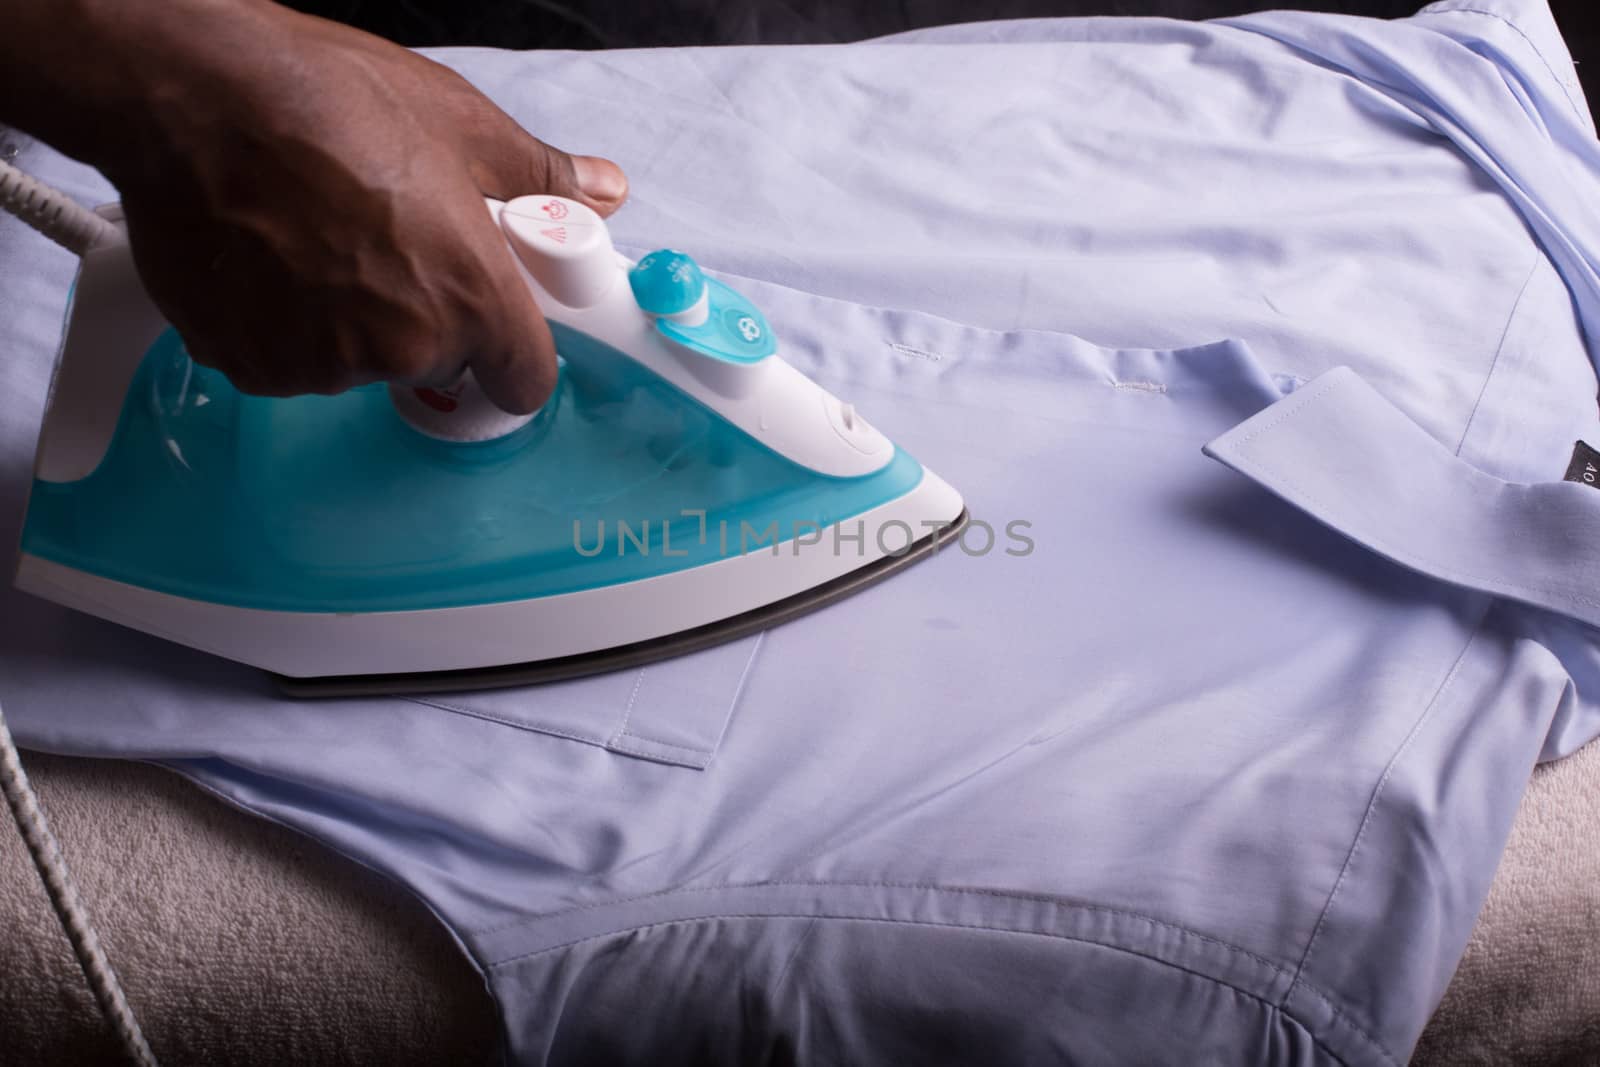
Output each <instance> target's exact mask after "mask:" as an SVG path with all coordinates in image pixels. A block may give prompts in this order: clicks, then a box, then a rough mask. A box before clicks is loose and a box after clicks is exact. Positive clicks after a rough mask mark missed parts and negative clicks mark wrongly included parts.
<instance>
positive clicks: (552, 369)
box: [101, 0, 627, 413]
mask: <svg viewBox="0 0 1600 1067" xmlns="http://www.w3.org/2000/svg"><path fill="white" fill-rule="evenodd" d="M129 6H130V7H136V8H143V9H144V10H145V11H148V10H149V8H148V7H146V6H145V5H129ZM175 6H178V7H190V6H191V5H190V4H187V3H179V4H177V5H175ZM193 6H194V7H197V8H200V9H202V10H201V11H199V12H197V11H195V10H191V11H189V12H187V14H186V17H185V18H184V19H181V20H179V21H180V22H181V28H175V29H170V30H168V29H164V28H163V26H160V25H154V24H150V23H153V22H154V21H155V19H154V18H153V17H151V16H140V18H142V19H146V20H147V21H146V22H141V23H140V25H138V26H131V27H126V29H125V32H131V33H132V34H133V35H134V36H135V37H136V38H137V39H138V41H139V42H140V43H139V44H138V45H135V46H134V47H139V48H140V50H141V59H140V60H139V61H138V63H137V66H136V70H137V73H136V78H135V80H136V83H137V84H138V85H139V88H140V90H141V92H140V95H141V97H142V100H141V106H142V107H143V109H144V113H143V114H142V115H140V116H139V117H137V118H134V119H133V120H132V121H133V123H134V125H135V128H136V133H137V136H133V137H127V138H125V139H123V141H122V145H121V148H120V151H118V152H114V153H111V155H110V158H107V159H105V160H104V161H103V162H102V164H101V165H102V169H104V170H106V172H107V174H108V176H109V177H111V179H112V180H113V181H114V182H115V183H116V185H117V186H118V189H119V191H120V193H121V196H122V204H123V210H124V215H125V218H126V220H127V223H128V230H129V239H130V243H131V245H132V249H133V253H134V260H135V262H136V263H137V265H138V268H139V273H140V276H141V277H142V278H143V280H144V283H145V286H146V288H147V290H148V291H149V293H150V295H151V297H152V298H153V299H154V301H155V303H156V305H157V306H158V307H159V308H160V309H161V310H162V312H163V313H164V314H165V315H166V316H167V318H168V319H169V320H170V321H171V322H172V323H173V325H174V326H176V327H177V329H178V331H179V333H180V334H182V336H183V338H184V340H185V342H186V343H187V345H188V348H189V351H190V353H191V354H192V355H193V356H194V358H195V359H196V360H197V361H199V362H201V363H203V364H206V365H208V366H212V367H216V368H218V369H219V370H221V371H223V372H224V373H225V374H227V375H228V377H229V378H230V379H231V380H232V381H233V383H234V384H235V385H236V386H238V387H239V388H240V389H241V390H243V391H245V392H249V393H259V394H267V395H289V394H297V393H307V392H316V393H333V392H339V391H342V390H344V389H348V388H350V387H352V386H355V385H360V384H364V383H367V382H372V381H377V380H391V381H399V382H405V383H411V384H416V385H433V386H439V385H448V384H449V383H451V382H453V381H454V380H455V379H456V378H457V377H458V376H459V375H460V373H461V371H462V370H463V369H465V368H469V367H470V368H471V370H472V371H473V373H474V375H475V376H476V377H477V379H478V381H479V383H480V384H481V385H482V387H483V389H484V391H485V392H486V393H487V394H488V395H489V397H490V399H491V400H493V401H494V402H495V403H496V404H498V405H499V406H501V407H502V408H504V409H506V410H507V411H510V412H515V413H524V412H529V411H532V410H534V409H535V408H537V407H538V406H539V405H540V404H542V403H543V402H544V401H545V399H546V398H547V397H548V396H549V394H550V392H551V390H552V389H553V388H554V386H555V380H556V356H555V347H554V343H553V341H552V340H551V336H550V330H549V327H548V326H547V325H546V324H545V322H544V319H543V317H542V316H541V315H540V313H539V310H538V308H537V306H536V305H535V304H534V301H533V299H532V297H531V295H530V294H529V292H528V290H527V288H526V286H525V285H524V283H523V281H522V280H521V278H520V276H519V275H518V273H517V270H516V268H515V265H514V260H513V256H512V253H511V252H510V250H509V249H508V247H507V245H506V243H505V240H504V238H503V237H502V236H501V234H500V230H499V228H498V227H497V226H496V225H495V224H494V222H493V220H492V218H491V217H490V215H489V213H488V210H487V208H486V206H485V205H484V203H483V197H484V196H485V195H488V196H493V197H496V198H500V199H507V198H510V197H513V196H519V195H523V194H531V193H555V194H559V195H562V196H568V197H572V198H574V199H577V200H581V201H583V202H584V203H586V204H588V205H589V206H591V207H593V208H594V209H595V210H596V211H598V212H599V213H600V214H602V215H609V214H610V213H611V212H613V211H615V210H616V208H617V207H618V206H620V204H621V203H622V201H623V199H624V198H625V196H626V195H627V181H626V179H625V178H624V176H623V174H622V172H621V170H619V169H618V168H617V167H616V165H615V164H613V163H610V162H608V161H606V160H602V159H596V158H592V157H584V156H577V157H573V156H568V155H567V154H565V153H563V152H561V151H558V150H557V149H554V148H551V147H550V146H548V145H545V144H543V143H541V142H540V141H538V140H535V139H534V138H533V137H531V136H529V135H528V134H527V133H526V132H525V131H523V130H522V129H521V128H520V127H519V126H518V125H517V124H516V123H515V122H514V121H513V120H512V119H511V118H510V117H509V116H507V115H506V114H505V113H504V112H502V111H500V110H499V109H498V108H496V107H495V106H494V105H493V104H492V103H490V102H489V100H488V99H486V98H485V97H484V96H483V95H482V94H480V93H479V92H478V91H477V90H475V89H473V88H472V87H471V86H470V85H469V84H467V82H466V81H465V80H464V79H462V78H460V77H459V76H458V75H456V74H455V73H454V72H452V71H450V70H448V69H447V68H445V67H443V66H440V65H439V64H437V63H434V62H432V61H431V60H428V59H425V58H423V57H421V56H418V55H415V54H413V53H411V52H408V51H406V50H405V49H402V48H400V47H398V46H395V45H392V44H389V43H387V42H385V41H382V40H380V39H378V38H375V37H371V36H368V35H366V34H363V33H361V32H359V31H356V30H352V29H349V28H346V27H343V26H340V25H337V24H335V23H331V22H326V21H323V20H321V19H316V18H311V17H308V16H304V15H300V14H297V13H294V12H291V11H289V10H287V9H285V8H281V7H278V6H276V5H273V4H267V3H259V2H253V0H246V2H224V3H217V2H212V3H205V4H197V5H193ZM123 18H125V19H127V18H132V16H123ZM169 21H170V20H169Z"/></svg>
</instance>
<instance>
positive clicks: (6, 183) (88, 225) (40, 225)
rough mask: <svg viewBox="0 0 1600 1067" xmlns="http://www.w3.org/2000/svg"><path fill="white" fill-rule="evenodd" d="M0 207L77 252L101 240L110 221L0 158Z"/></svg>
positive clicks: (82, 252) (110, 226) (85, 249)
mask: <svg viewBox="0 0 1600 1067" xmlns="http://www.w3.org/2000/svg"><path fill="white" fill-rule="evenodd" d="M0 210H4V211H6V212H8V213H10V214H12V215H15V216H16V217H17V218H19V219H21V220H22V221H23V222H26V223H27V224H28V225H29V226H32V227H33V228H34V229H36V230H38V231H39V232H40V233H42V234H44V235H45V236H46V237H48V238H50V240H52V241H54V242H55V243H56V244H58V245H60V246H61V247H63V248H66V249H68V250H70V251H72V252H74V253H76V254H77V255H80V256H81V255H83V254H84V253H85V252H87V251H89V249H91V248H93V247H94V246H95V245H97V244H99V243H100V241H102V240H103V239H104V238H105V236H106V234H107V232H108V231H109V230H111V228H112V225H111V223H109V222H107V221H106V220H105V219H103V218H101V217H100V216H99V215H96V214H95V213H94V212H93V211H90V210H89V209H88V208H86V207H84V206H83V205H82V204H79V203H78V202H77V201H75V200H73V199H72V198H71V197H69V196H68V195H67V194H66V193H63V192H62V191H61V190H59V189H55V188H52V187H51V186H48V185H46V184H45V183H44V182H42V181H40V180H39V179H37V178H35V177H33V176H32V175H29V174H25V173H23V172H22V171H20V170H18V169H17V168H16V167H14V166H12V165H11V164H10V163H7V162H5V161H4V160H0Z"/></svg>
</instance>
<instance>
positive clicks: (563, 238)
mask: <svg viewBox="0 0 1600 1067" xmlns="http://www.w3.org/2000/svg"><path fill="white" fill-rule="evenodd" d="M539 236H541V237H548V238H550V240H552V241H554V242H555V243H556V244H558V245H564V244H566V243H567V228H566V227H565V226H553V227H551V228H550V229H548V230H540V231H539Z"/></svg>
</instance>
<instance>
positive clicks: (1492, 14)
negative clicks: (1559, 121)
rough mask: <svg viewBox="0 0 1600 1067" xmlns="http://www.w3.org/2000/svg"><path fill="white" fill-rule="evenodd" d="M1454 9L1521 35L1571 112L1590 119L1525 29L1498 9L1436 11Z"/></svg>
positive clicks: (1581, 118) (1582, 119)
mask: <svg viewBox="0 0 1600 1067" xmlns="http://www.w3.org/2000/svg"><path fill="white" fill-rule="evenodd" d="M1455 11H1459V12H1461V13H1462V14H1463V15H1480V16H1482V17H1484V18H1487V19H1493V20H1495V21H1496V22H1501V23H1504V24H1505V25H1506V26H1508V27H1509V28H1510V29H1511V31H1512V32H1513V33H1515V34H1516V35H1517V36H1518V37H1521V38H1522V39H1523V41H1525V42H1527V45H1528V47H1529V48H1531V49H1533V54H1534V55H1536V56H1538V57H1539V62H1540V63H1543V64H1544V69H1545V71H1546V73H1548V74H1549V75H1550V77H1551V78H1553V79H1554V80H1555V83H1556V84H1557V85H1559V86H1560V87H1561V95H1562V96H1564V97H1566V99H1567V106H1568V107H1570V108H1571V109H1572V113H1573V114H1574V115H1576V116H1577V117H1578V120H1579V121H1580V122H1587V121H1590V116H1589V114H1588V113H1587V112H1585V111H1584V110H1583V109H1581V108H1579V107H1578V102H1577V101H1576V100H1574V99H1573V98H1572V90H1571V89H1570V88H1568V87H1567V83H1566V81H1565V80H1564V79H1563V78H1562V77H1561V75H1559V74H1557V73H1556V68H1555V67H1554V66H1553V65H1552V64H1551V63H1550V57H1549V56H1547V55H1545V54H1544V49H1542V48H1540V47H1539V45H1538V43H1537V42H1536V41H1534V39H1533V38H1532V37H1529V36H1528V34H1527V31H1525V30H1524V29H1523V28H1522V27H1521V26H1518V25H1517V24H1516V23H1515V22H1512V21H1511V20H1510V19H1508V18H1506V17H1505V16H1504V15H1502V14H1500V13H1499V12H1498V11H1485V10H1483V9H1482V8H1476V7H1451V8H1446V9H1444V10H1443V11H1439V12H1437V13H1438V14H1441V15H1442V14H1446V13H1447V12H1455ZM1551 17H1552V18H1554V17H1555V16H1554V15H1552V16H1551ZM1498 65H1499V64H1496V66H1498Z"/></svg>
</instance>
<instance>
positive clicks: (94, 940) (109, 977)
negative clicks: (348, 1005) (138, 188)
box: [0, 160, 156, 1067]
mask: <svg viewBox="0 0 1600 1067" xmlns="http://www.w3.org/2000/svg"><path fill="white" fill-rule="evenodd" d="M0 209H4V210H5V211H7V212H9V213H11V214H13V215H15V216H17V218H19V219H21V220H22V221H23V222H26V223H27V224H28V225H29V226H32V227H33V228H34V229H36V230H38V231H39V232H40V233H42V234H44V235H45V236H46V237H48V238H50V240H52V241H54V242H55V243H56V244H58V245H61V246H62V247H64V248H67V249H69V250H71V251H73V252H75V253H77V254H78V255H80V256H81V255H83V254H84V253H85V252H87V251H89V249H91V248H93V247H94V246H95V245H96V244H98V243H99V242H100V241H101V240H103V239H104V238H105V236H106V234H107V233H108V231H109V230H110V229H111V228H112V227H111V223H109V222H107V221H106V220H105V219H103V218H101V217H100V216H99V215H96V214H95V213H94V212H93V211H90V210H89V209H88V208H86V207H84V206H82V205H81V204H79V203H77V202H76V201H74V200H73V199H72V198H71V197H69V196H67V194H66V193H63V192H62V191H61V190H59V189H54V188H51V187H50V186H48V185H46V184H44V183H43V182H41V181H39V180H38V179H37V178H34V177H31V176H30V175H27V174H24V173H23V172H22V171H20V170H18V169H17V168H16V167H14V166H12V165H11V164H10V163H7V162H5V161H4V160H0ZM0 791H3V792H4V793H5V796H6V803H7V804H8V805H9V806H10V808H11V814H12V816H13V817H14V818H15V819H16V822H17V830H18V831H19V832H20V833H21V834H22V840H23V842H24V843H25V844H26V845H27V846H28V855H29V856H30V857H31V858H32V859H33V866H34V868H35V869H37V870H38V872H39V878H40V880H41V881H43V882H44V888H45V892H46V893H47V894H49V896H50V906H51V907H53V908H54V909H55V913H56V918H57V919H59V920H60V922H61V929H62V930H64V931H66V934H67V940H68V941H70V942H71V943H72V952H73V954H74V955H75V956H77V957H78V966H79V967H82V968H83V976H84V977H85V978H86V979H88V982H89V989H90V991H91V992H93V993H94V999H95V1002H96V1003H97V1004H99V1005H100V1013H101V1014H102V1015H104V1016H105V1018H106V1021H107V1022H109V1023H110V1024H111V1027H112V1029H114V1030H115V1031H116V1033H117V1038H118V1039H119V1040H120V1041H121V1042H122V1047H123V1049H124V1051H126V1052H127V1054H128V1058H129V1059H130V1060H132V1061H133V1062H134V1063H136V1064H138V1065H139V1067H156V1057H155V1054H154V1053H153V1052H151V1051H150V1045H149V1043H148V1042H147V1041H145V1039H144V1033H143V1032H142V1031H141V1030H140V1029H139V1022H138V1020H137V1019H135V1018H134V1016H133V1010H132V1009H131V1008H129V1007H128V998H127V996H126V995H125V994H124V993H123V991H122V984H121V983H120V982H118V981H117V973H116V971H114V970H112V968H111V962H110V961H109V960H108V959H106V953H105V949H103V948H101V947H100V937H99V935H98V934H96V933H95V929H94V924H92V923H91V922H90V921H89V914H88V912H87V911H85V910H84V907H83V901H82V900H80V899H79V898H78V887H77V885H76V884H75V883H74V882H73V880H72V874H71V872H70V871H68V870H67V861H66V858H65V857H63V856H62V855H61V846H60V844H59V843H58V842H57V841H56V838H55V835H54V834H52V833H51V832H50V824H49V822H47V821H46V820H45V817H44V812H42V811H40V810H39V798H38V797H37V796H36V795H35V794H34V792H33V787H32V786H31V785H29V784H28V775H27V773H26V772H25V771H23V769H22V759H21V757H20V756H18V754H17V746H16V744H15V743H14V742H13V741H12V740H11V731H10V730H9V729H8V728H7V727H6V718H5V714H4V713H3V712H0Z"/></svg>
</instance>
